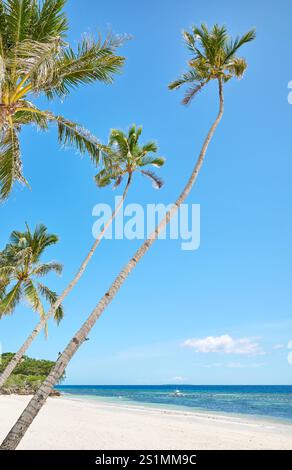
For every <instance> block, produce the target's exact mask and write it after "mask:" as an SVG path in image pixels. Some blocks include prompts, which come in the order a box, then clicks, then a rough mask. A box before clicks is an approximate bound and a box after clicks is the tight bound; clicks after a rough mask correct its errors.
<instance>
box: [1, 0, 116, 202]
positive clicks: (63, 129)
mask: <svg viewBox="0 0 292 470" xmlns="http://www.w3.org/2000/svg"><path fill="white" fill-rule="evenodd" d="M65 3H66V0H43V1H40V0H5V1H4V0H0V200H1V199H2V200H3V199H6V198H7V197H8V196H9V194H10V192H11V190H12V187H13V185H14V183H15V182H16V181H18V182H21V183H24V184H28V183H27V181H26V180H25V178H24V176H23V173H22V160H21V152H20V142H19V132H20V130H21V128H22V127H23V126H24V125H29V124H32V125H36V126H37V127H38V129H40V130H42V131H46V130H47V129H48V127H49V124H50V123H55V124H57V127H58V136H59V142H60V144H61V145H68V144H69V145H72V146H74V148H76V149H77V150H78V151H79V152H80V153H81V154H85V153H88V154H89V155H90V157H91V158H92V159H93V160H94V162H95V163H96V161H97V160H98V157H99V148H98V141H97V140H96V139H95V138H94V137H93V136H92V135H91V134H90V133H89V132H88V131H86V130H85V129H83V128H82V126H80V125H79V124H77V123H75V122H73V121H70V120H68V119H65V118H63V117H62V116H54V115H53V114H52V113H50V112H49V111H41V110H39V109H37V107H36V106H35V105H34V104H33V103H32V102H31V101H29V100H28V98H30V97H32V98H38V97H39V95H44V96H45V97H46V98H48V99H54V98H56V97H61V98H63V97H64V96H66V95H68V94H69V93H70V92H71V91H72V90H73V89H76V88H77V87H78V86H80V85H82V84H89V83H93V82H96V81H101V82H103V83H106V84H108V83H112V81H113V78H114V75H115V74H116V73H117V72H119V71H120V70H121V68H122V66H123V63H124V57H122V56H119V55H117V49H118V47H119V46H120V45H121V43H122V42H123V38H121V37H118V36H113V35H109V36H108V37H107V38H106V39H105V40H103V41H102V40H101V38H100V37H99V38H98V40H95V39H94V38H92V37H84V38H83V39H82V40H81V42H80V43H79V44H78V45H77V47H76V49H73V48H72V47H71V46H70V45H69V44H67V43H66V42H65V41H64V38H65V33H66V31H67V29H68V23H67V18H66V15H65V13H64V11H63V8H64V5H65Z"/></svg>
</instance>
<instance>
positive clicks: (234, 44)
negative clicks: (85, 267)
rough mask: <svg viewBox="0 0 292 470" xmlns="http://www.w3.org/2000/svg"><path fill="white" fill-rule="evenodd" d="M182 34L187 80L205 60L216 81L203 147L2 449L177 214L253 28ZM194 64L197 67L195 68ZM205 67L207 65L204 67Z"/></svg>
mask: <svg viewBox="0 0 292 470" xmlns="http://www.w3.org/2000/svg"><path fill="white" fill-rule="evenodd" d="M184 37H185V38H186V41H187V46H188V48H190V49H191V53H192V56H193V57H192V60H191V61H190V63H189V65H190V71H192V72H193V73H194V80H193V81H192V82H190V81H188V82H187V83H191V85H192V86H198V85H199V84H201V83H202V82H201V80H203V78H202V79H201V78H200V77H202V67H203V64H205V65H206V68H207V67H208V70H209V76H208V77H207V75H206V71H205V72H204V81H206V80H208V82H210V81H213V80H215V82H217V85H218V99H219V111H218V114H217V116H216V118H215V120H214V122H213V124H212V126H211V128H210V129H209V131H208V134H207V136H206V138H205V140H204V143H203V146H202V149H201V151H200V154H199V156H198V159H197V161H196V163H195V166H194V169H193V171H192V173H191V175H190V177H189V180H188V181H187V183H186V185H185V187H184V189H183V190H182V192H181V194H180V195H179V197H178V199H177V200H176V202H175V203H174V205H173V206H172V207H171V209H170V210H169V211H168V212H167V213H166V215H165V217H164V218H163V219H162V220H161V222H160V223H159V224H158V225H157V226H156V228H155V230H154V232H153V233H152V234H151V235H150V236H149V238H148V239H147V240H146V241H145V242H144V243H143V244H142V246H141V247H140V248H139V249H138V251H137V252H136V253H135V255H134V256H133V257H132V258H131V260H130V261H129V262H128V264H127V265H126V266H125V267H124V269H122V271H121V272H120V273H119V275H118V276H117V277H116V279H115V280H114V282H113V284H112V285H111V287H110V288H109V290H108V291H107V292H106V293H105V295H104V296H103V297H102V299H101V300H100V302H99V303H98V304H97V306H96V307H95V308H94V310H93V311H92V313H91V314H90V316H89V317H88V318H87V320H86V321H85V322H84V323H83V325H82V326H81V328H80V329H79V330H78V331H77V332H76V333H75V335H74V336H73V338H72V339H71V340H70V341H69V343H68V345H67V346H66V348H65V349H64V351H63V353H62V354H61V355H60V356H59V357H58V359H57V361H56V364H55V366H54V367H53V368H52V370H51V372H50V374H49V375H48V377H47V378H46V380H45V381H44V382H43V384H42V385H41V386H40V388H39V389H38V391H37V392H36V394H35V396H34V397H33V398H32V399H31V401H30V402H29V404H28V405H27V407H26V408H25V410H24V411H23V413H22V414H21V416H20V417H19V419H18V420H17V422H16V423H15V425H14V426H13V427H12V429H11V431H10V432H9V433H8V435H7V437H6V438H5V439H4V441H3V443H2V445H1V449H15V448H16V447H17V445H18V444H19V442H20V441H21V439H22V437H23V436H24V434H25V432H26V431H27V429H28V428H29V426H30V424H31V423H32V422H33V420H34V418H35V417H36V415H37V414H38V412H39V411H40V409H41V408H42V406H43V405H44V403H45V401H46V399H47V397H48V396H49V393H50V391H51V389H52V387H53V386H54V384H56V383H57V382H58V380H59V377H61V375H62V374H63V372H64V370H65V368H66V367H67V365H68V363H69V362H70V360H71V358H72V357H73V356H74V354H75V353H76V351H77V350H78V349H79V347H80V346H81V344H82V343H83V342H84V341H85V339H86V338H87V336H88V334H89V333H90V331H91V329H92V328H93V326H94V325H95V323H96V321H97V320H98V319H99V317H100V316H101V314H102V313H103V311H104V310H105V308H106V307H107V306H108V305H109V303H110V302H111V301H112V300H113V299H114V297H115V295H116V294H117V292H118V291H119V290H120V288H121V286H122V285H123V283H124V282H125V280H126V279H127V277H128V276H129V274H130V273H131V272H132V271H133V269H134V268H135V266H136V265H137V263H138V262H139V261H140V260H141V258H142V257H143V256H144V255H145V254H146V253H147V251H148V250H149V248H150V247H151V245H152V244H153V243H154V241H155V240H156V239H157V237H158V235H159V233H160V232H161V231H162V230H163V229H164V228H165V226H166V225H167V224H168V223H169V221H170V219H171V218H172V217H173V216H174V215H175V214H176V212H177V211H178V209H179V207H180V206H181V204H182V203H183V202H184V200H185V199H186V197H187V196H188V195H189V193H190V191H191V189H192V187H193V185H194V184H195V182H196V180H197V177H198V174H199V172H200V169H201V167H202V164H203V162H204V158H205V155H206V151H207V149H208V146H209V144H210V141H211V139H212V137H213V135H214V132H215V130H216V128H217V126H218V124H219V122H220V121H221V119H222V116H223V110H224V97H223V85H224V83H225V82H226V81H227V79H228V80H229V79H230V78H231V77H229V76H230V75H232V77H233V76H235V77H238V76H242V74H243V72H244V70H243V62H241V64H242V66H241V73H240V74H239V73H238V68H237V66H236V65H234V64H237V61H238V59H237V57H236V52H237V50H238V49H239V47H241V46H242V45H243V44H245V43H247V42H249V41H252V40H253V39H254V38H255V32H254V31H250V32H249V33H247V34H245V35H244V36H243V37H242V38H237V39H235V41H231V40H230V39H229V36H228V34H227V31H226V28H225V27H224V26H217V25H215V26H214V27H213V28H212V29H211V30H209V29H208V28H207V26H205V25H202V26H201V28H196V27H194V28H193V32H192V33H184ZM198 58H200V60H198V62H196V60H197V59H198ZM244 63H245V62H244ZM232 64H233V65H232ZM196 67H198V70H197V68H196ZM204 67H205V66H204ZM245 68H246V64H245ZM204 70H207V69H205V68H204ZM190 71H189V72H190ZM181 84H182V83H181ZM177 86H180V85H179V84H178V85H176V86H174V85H173V84H171V85H170V88H176V87H177ZM201 88H203V87H201ZM194 94H195V93H194Z"/></svg>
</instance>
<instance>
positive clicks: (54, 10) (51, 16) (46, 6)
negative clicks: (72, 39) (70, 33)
mask: <svg viewBox="0 0 292 470" xmlns="http://www.w3.org/2000/svg"><path fill="white" fill-rule="evenodd" d="M66 2H67V0H44V1H43V4H42V7H41V8H40V9H38V12H37V17H36V19H35V22H34V25H33V31H32V39H34V40H36V41H47V40H48V39H50V38H52V37H63V36H64V34H65V32H66V31H67V29H68V21H67V18H66V15H65V13H64V12H63V11H62V10H63V8H64V6H65V4H66Z"/></svg>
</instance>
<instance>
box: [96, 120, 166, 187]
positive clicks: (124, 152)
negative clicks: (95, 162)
mask: <svg viewBox="0 0 292 470" xmlns="http://www.w3.org/2000/svg"><path fill="white" fill-rule="evenodd" d="M141 133H142V127H141V126H140V127H137V126H136V125H135V124H133V125H132V126H131V127H130V128H129V131H128V133H127V134H125V133H124V132H123V131H121V130H119V129H112V130H111V133H110V136H109V141H108V144H107V145H104V146H102V147H101V149H100V150H101V152H100V155H101V157H102V159H103V168H102V170H100V171H99V173H98V174H97V175H96V177H95V181H96V184H97V185H98V186H99V187H100V188H102V187H104V186H108V185H109V184H111V183H114V188H116V187H117V186H119V185H120V184H121V182H122V180H123V177H124V176H125V175H128V176H132V174H133V173H134V172H136V171H139V172H140V173H142V175H143V176H146V177H148V178H150V179H151V181H152V183H153V186H154V187H155V188H158V189H159V188H161V187H162V185H163V182H162V180H161V179H160V178H159V177H158V176H157V175H156V174H155V173H153V172H152V171H147V170H145V169H144V167H146V166H149V165H150V166H153V167H161V166H163V165H164V162H165V159H164V158H163V157H157V156H156V155H155V154H156V153H157V151H158V148H157V145H156V143H155V142H148V143H146V144H144V145H142V146H141V145H139V138H140V136H141Z"/></svg>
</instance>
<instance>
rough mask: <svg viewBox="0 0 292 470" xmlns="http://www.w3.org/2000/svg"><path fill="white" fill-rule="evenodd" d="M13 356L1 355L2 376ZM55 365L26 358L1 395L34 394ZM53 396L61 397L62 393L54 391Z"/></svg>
mask: <svg viewBox="0 0 292 470" xmlns="http://www.w3.org/2000/svg"><path fill="white" fill-rule="evenodd" d="M13 356H14V354H13V353H10V352H8V353H4V354H2V355H1V361H0V374H1V373H2V372H3V371H4V369H5V367H6V366H7V364H8V363H9V362H10V361H11V359H12V357H13ZM54 365H55V362H53V361H47V360H44V359H41V360H39V359H33V358H31V357H28V356H24V357H23V359H22V361H21V363H20V364H19V365H18V366H17V367H16V368H15V370H14V372H13V373H12V374H11V376H10V377H9V378H8V380H7V381H6V383H5V384H4V386H3V387H2V388H1V389H0V394H2V395H11V394H17V395H32V394H34V393H35V392H36V390H37V389H38V388H39V386H40V385H41V384H42V382H43V381H44V380H45V378H46V377H47V376H48V375H49V373H50V371H51V370H52V368H53V366H54ZM51 395H53V396H60V392H58V391H57V390H53V392H52V394H51Z"/></svg>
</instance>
